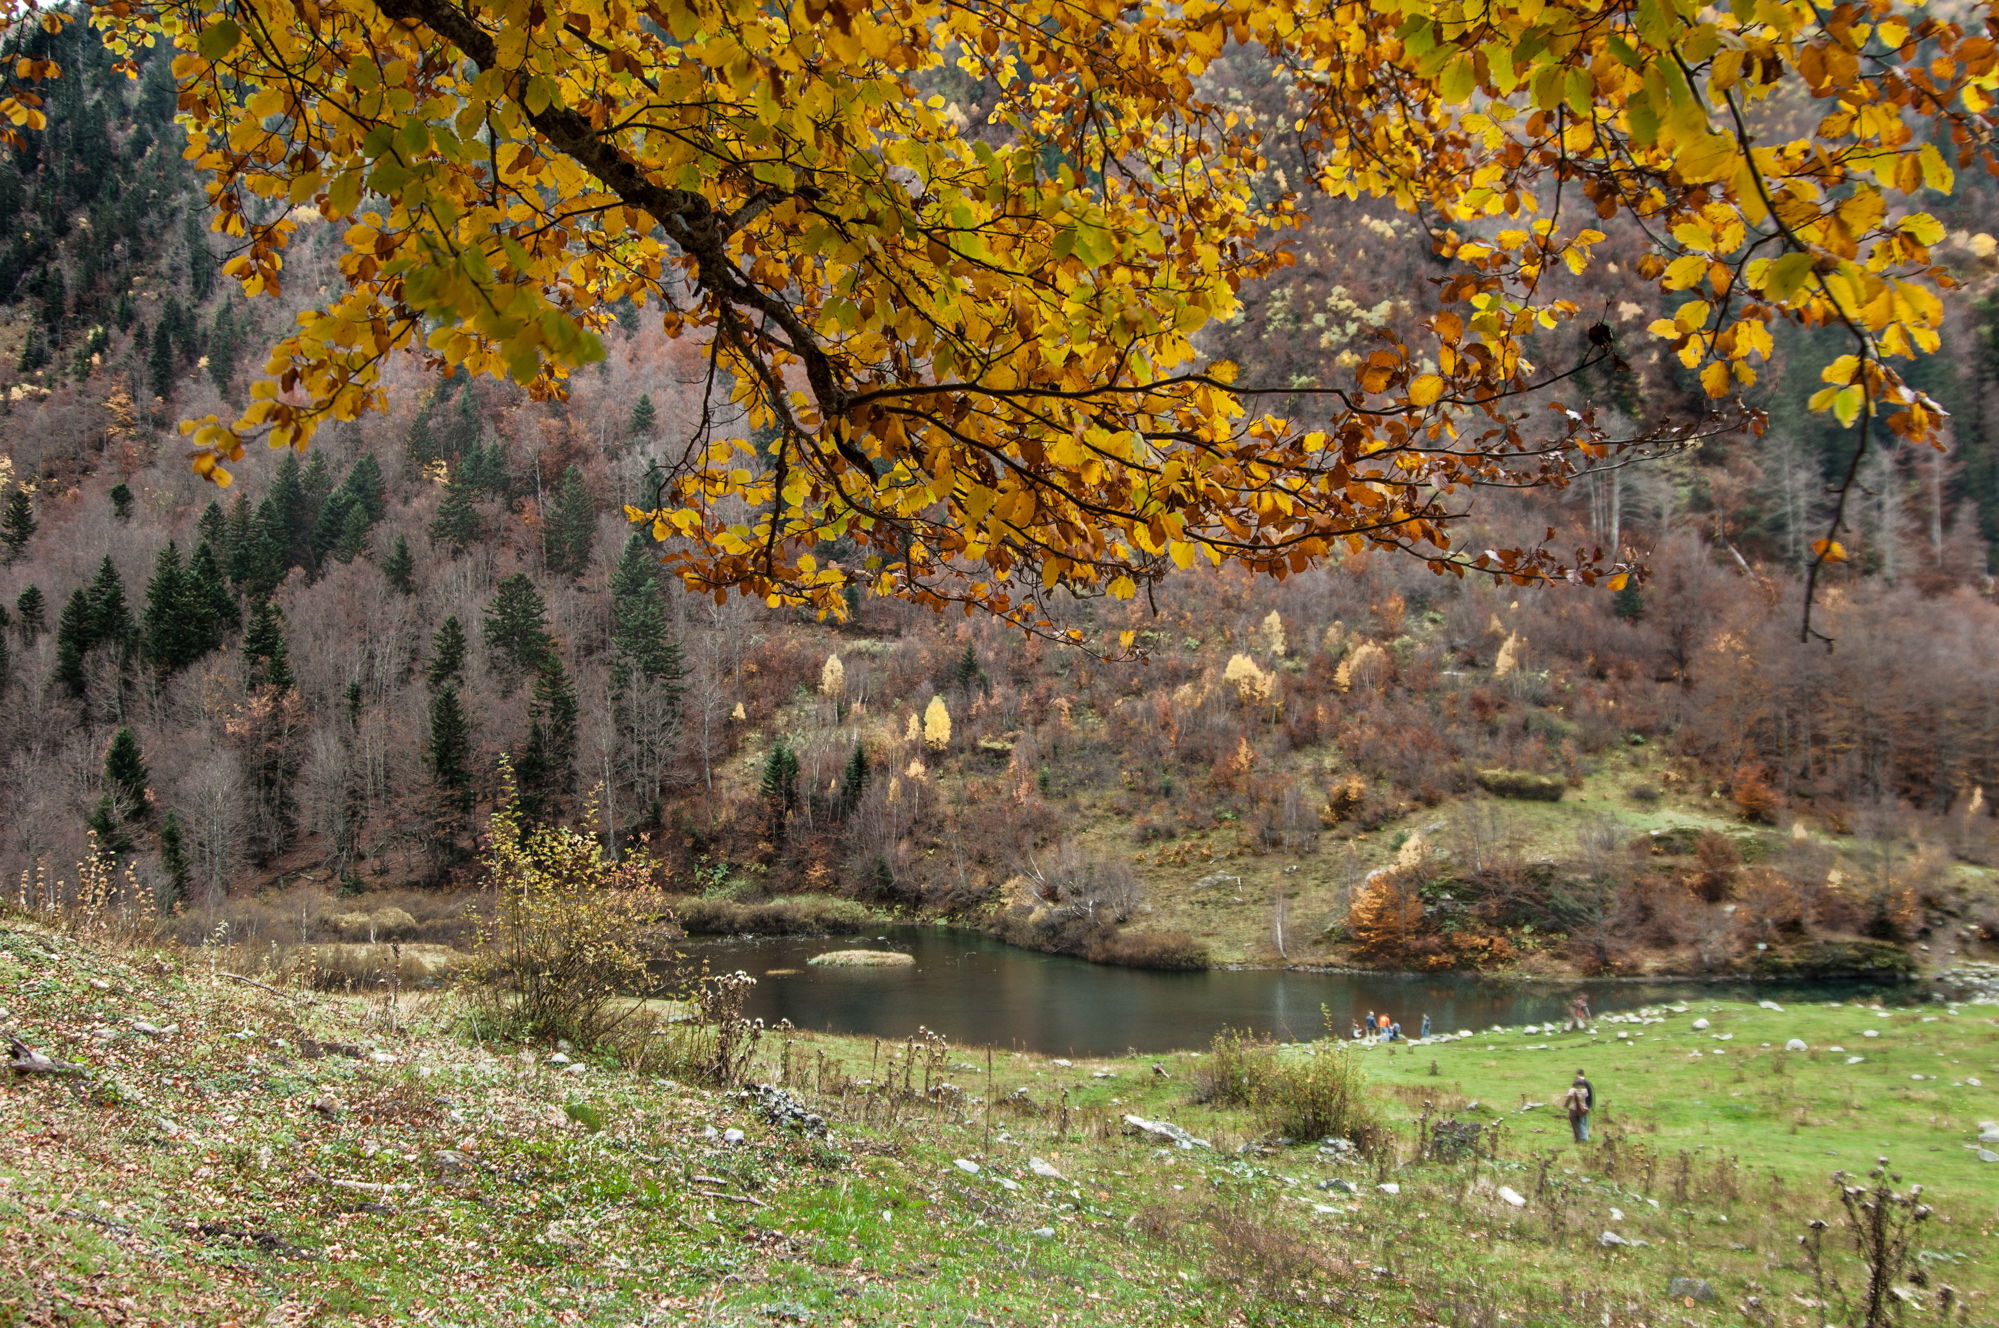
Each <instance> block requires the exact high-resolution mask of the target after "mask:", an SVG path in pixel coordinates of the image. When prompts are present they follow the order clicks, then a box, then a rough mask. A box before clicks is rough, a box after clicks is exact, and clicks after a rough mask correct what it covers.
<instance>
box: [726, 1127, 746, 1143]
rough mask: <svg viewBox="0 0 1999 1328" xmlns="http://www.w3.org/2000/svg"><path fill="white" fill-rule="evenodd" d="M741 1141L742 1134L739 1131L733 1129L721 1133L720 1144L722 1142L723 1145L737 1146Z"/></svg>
mask: <svg viewBox="0 0 1999 1328" xmlns="http://www.w3.org/2000/svg"><path fill="white" fill-rule="evenodd" d="M742 1141H743V1132H742V1131H741V1130H735V1129H729V1130H724V1131H722V1142H723V1143H725V1144H739V1143H741V1142H742Z"/></svg>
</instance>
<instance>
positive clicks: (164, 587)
mask: <svg viewBox="0 0 1999 1328" xmlns="http://www.w3.org/2000/svg"><path fill="white" fill-rule="evenodd" d="M201 602H202V601H201V599H200V596H199V593H198V589H196V588H193V587H191V586H190V584H189V581H188V575H187V569H186V568H185V567H184V566H182V564H181V558H180V546H179V545H177V544H175V543H174V542H173V541H172V540H168V541H167V546H166V547H165V548H164V549H161V550H160V556H159V557H158V558H157V559H156V560H154V563H153V578H152V580H151V581H148V582H147V583H146V612H145V615H144V619H143V623H144V642H145V652H146V658H147V659H150V660H151V661H152V662H153V667H154V668H155V669H157V670H159V672H160V675H161V676H162V677H169V676H171V675H173V674H176V673H179V672H180V671H181V670H182V669H184V668H186V667H187V666H188V665H190V664H192V663H194V661H195V660H197V659H200V658H201V656H202V655H203V654H204V653H206V651H207V650H208V633H207V632H205V631H204V630H203V624H202V622H201V617H200V614H199V613H198V612H192V613H191V612H190V610H191V609H195V607H196V605H198V604H200V603H201Z"/></svg>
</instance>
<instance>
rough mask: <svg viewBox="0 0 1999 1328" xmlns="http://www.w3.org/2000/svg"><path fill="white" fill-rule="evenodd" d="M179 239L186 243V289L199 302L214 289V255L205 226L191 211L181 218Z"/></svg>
mask: <svg viewBox="0 0 1999 1328" xmlns="http://www.w3.org/2000/svg"><path fill="white" fill-rule="evenodd" d="M181 239H182V240H183V241H184V242H185V243H186V245H187V279H188V289H189V290H191V291H193V292H194V298H195V301H196V302H197V303H199V302H201V301H203V300H206V299H207V298H208V297H209V295H210V294H211V293H213V291H214V290H215V255H214V254H213V253H211V252H210V251H209V248H208V232H207V228H206V227H204V226H203V225H202V224H201V222H200V221H199V220H197V219H196V217H195V215H194V213H192V212H189V213H188V214H187V216H186V217H185V218H183V219H182V222H181Z"/></svg>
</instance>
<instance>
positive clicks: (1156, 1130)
mask: <svg viewBox="0 0 1999 1328" xmlns="http://www.w3.org/2000/svg"><path fill="white" fill-rule="evenodd" d="M1124 1123H1125V1124H1126V1125H1127V1126H1129V1127H1130V1128H1131V1129H1134V1130H1137V1131H1139V1132H1140V1133H1143V1134H1151V1135H1157V1136H1158V1137H1159V1138H1161V1139H1170V1140H1172V1141H1173V1146H1174V1147H1175V1148H1209V1147H1212V1145H1211V1144H1209V1143H1208V1141H1207V1140H1206V1139H1197V1138H1195V1137H1194V1136H1193V1135H1191V1134H1189V1133H1187V1132H1186V1131H1185V1130H1183V1129H1181V1128H1180V1127H1179V1126H1178V1125H1175V1124H1173V1123H1172V1122H1171V1121H1156V1120H1147V1119H1145V1118H1144V1117H1143V1116H1126V1117H1125V1118H1124Z"/></svg>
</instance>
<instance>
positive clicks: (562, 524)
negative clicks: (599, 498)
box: [542, 466, 597, 577]
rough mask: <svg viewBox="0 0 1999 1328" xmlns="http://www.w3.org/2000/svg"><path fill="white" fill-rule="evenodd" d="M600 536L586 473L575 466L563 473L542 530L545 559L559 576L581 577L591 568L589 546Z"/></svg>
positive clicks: (552, 570)
mask: <svg viewBox="0 0 1999 1328" xmlns="http://www.w3.org/2000/svg"><path fill="white" fill-rule="evenodd" d="M596 533H597V509H596V506H595V505H594V504H593V503H592V502H591V501H590V489H589V486H588V485H586V484H585V483H584V482H583V472H582V471H581V470H579V469H577V468H576V467H575V466H571V467H569V469H567V470H565V471H563V472H562V483H561V485H560V487H559V488H557V490H556V494H555V503H554V505H553V506H552V507H550V508H549V512H548V519H547V521H546V522H545V523H544V524H543V528H542V556H543V559H544V560H545V561H546V562H547V564H548V570H549V571H551V572H554V573H555V574H556V575H557V576H568V577H578V576H581V575H583V573H584V571H585V570H587V569H588V568H589V566H590V545H591V543H592V542H593V540H594V537H595V536H596Z"/></svg>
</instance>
